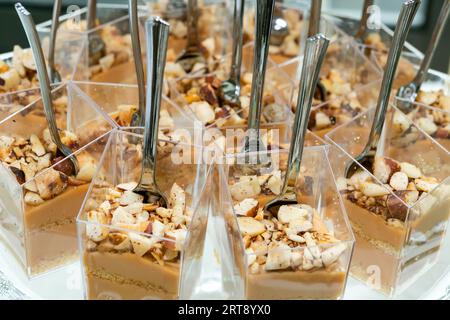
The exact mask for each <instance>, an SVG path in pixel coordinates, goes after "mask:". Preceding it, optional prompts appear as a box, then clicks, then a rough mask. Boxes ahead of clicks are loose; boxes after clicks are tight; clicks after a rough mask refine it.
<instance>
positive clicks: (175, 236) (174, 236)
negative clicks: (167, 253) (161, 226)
mask: <svg viewBox="0 0 450 320" xmlns="http://www.w3.org/2000/svg"><path fill="white" fill-rule="evenodd" d="M186 235H187V231H186V230H184V229H177V230H172V231H167V232H166V233H165V235H164V237H165V238H167V239H169V240H171V241H168V240H165V241H164V246H165V247H166V248H168V249H170V250H177V251H181V250H182V249H183V245H184V241H185V239H186Z"/></svg>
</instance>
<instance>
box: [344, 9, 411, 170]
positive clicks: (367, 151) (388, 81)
mask: <svg viewBox="0 0 450 320" xmlns="http://www.w3.org/2000/svg"><path fill="white" fill-rule="evenodd" d="M419 5H420V0H408V1H405V2H404V3H403V4H402V9H401V11H400V16H399V18H398V21H397V26H396V28H395V32H394V38H393V40H392V45H391V48H390V50H389V55H388V59H387V63H386V68H385V72H384V76H383V81H382V83H381V90H380V95H379V97H378V102H377V108H376V110H375V115H374V121H373V124H372V129H371V131H370V135H369V139H368V142H367V145H366V146H365V148H364V151H363V152H362V153H361V154H360V155H358V156H357V157H355V160H356V161H350V162H349V163H348V164H347V167H346V169H345V176H346V177H347V178H350V177H351V176H352V175H353V174H354V173H355V172H356V170H357V169H358V168H359V166H358V163H359V164H360V165H361V166H363V167H365V168H370V167H371V165H372V163H373V161H374V156H375V155H376V153H377V149H378V144H379V142H380V140H381V139H380V137H381V134H382V131H383V126H384V120H385V117H386V112H387V108H388V105H389V98H390V93H391V89H392V84H393V81H394V77H395V72H396V71H397V66H398V62H399V60H400V56H401V54H402V49H403V45H404V44H405V41H406V36H407V35H408V31H409V29H410V28H411V24H412V21H413V19H414V16H415V14H416V12H417V10H418V8H419Z"/></svg>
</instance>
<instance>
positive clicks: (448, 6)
mask: <svg viewBox="0 0 450 320" xmlns="http://www.w3.org/2000/svg"><path fill="white" fill-rule="evenodd" d="M449 13H450V0H446V1H445V2H444V5H443V7H442V9H441V14H440V15H439V18H438V20H437V22H436V26H435V27H434V30H433V34H432V35H431V39H430V42H429V43H428V48H427V51H426V53H425V56H424V58H423V60H422V63H421V64H420V68H419V71H418V72H417V75H416V77H415V78H414V80H413V81H412V82H411V83H409V84H407V85H404V86H403V87H401V88H400V89H399V90H398V92H397V98H400V99H402V100H398V102H397V107H398V108H399V109H400V110H402V111H403V112H404V113H409V112H411V111H412V110H413V109H414V101H416V97H417V94H418V93H419V90H420V87H421V86H422V83H423V82H424V81H425V78H426V76H427V74H428V69H429V68H430V64H431V61H432V60H433V56H434V53H435V51H436V48H437V45H438V43H439V40H440V38H441V36H442V32H443V30H444V27H445V24H446V22H447V19H448V16H449Z"/></svg>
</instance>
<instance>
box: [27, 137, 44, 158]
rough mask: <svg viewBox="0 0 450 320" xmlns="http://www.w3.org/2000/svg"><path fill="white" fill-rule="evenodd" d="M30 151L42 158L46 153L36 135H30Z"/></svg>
mask: <svg viewBox="0 0 450 320" xmlns="http://www.w3.org/2000/svg"><path fill="white" fill-rule="evenodd" d="M30 143H31V150H32V151H33V152H34V153H35V154H36V155H37V156H38V157H41V156H43V155H44V154H45V153H46V151H45V148H44V146H43V145H42V143H41V140H40V139H39V138H38V137H37V135H35V134H32V135H31V136H30Z"/></svg>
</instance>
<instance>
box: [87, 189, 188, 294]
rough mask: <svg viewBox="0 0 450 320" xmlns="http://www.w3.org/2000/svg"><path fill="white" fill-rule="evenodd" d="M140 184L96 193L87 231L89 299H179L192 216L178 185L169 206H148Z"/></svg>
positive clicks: (171, 194)
mask: <svg viewBox="0 0 450 320" xmlns="http://www.w3.org/2000/svg"><path fill="white" fill-rule="evenodd" d="M136 185H137V183H135V182H129V183H123V184H119V185H117V186H116V187H112V186H109V185H104V186H102V187H101V188H100V189H99V190H96V195H95V198H93V199H90V200H93V204H92V205H90V207H92V209H91V210H89V211H88V212H87V222H86V225H84V224H83V227H82V228H83V230H85V231H84V233H85V235H86V237H85V238H84V239H83V241H84V248H85V250H84V253H83V265H84V275H85V281H86V282H85V283H86V297H87V298H88V299H176V298H177V297H178V286H179V278H180V259H181V256H180V255H181V251H182V248H183V244H184V240H185V238H186V235H187V232H188V231H187V230H188V225H189V223H190V219H191V215H192V214H191V212H190V211H189V209H188V208H187V207H186V194H185V192H184V190H183V189H182V188H181V187H179V186H178V185H177V184H176V183H175V184H173V186H172V189H171V191H170V197H169V207H168V208H164V207H161V206H160V204H159V203H158V202H150V203H144V202H143V201H144V199H143V197H142V196H140V195H138V194H136V193H134V192H133V191H132V190H134V188H135V187H136Z"/></svg>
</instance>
